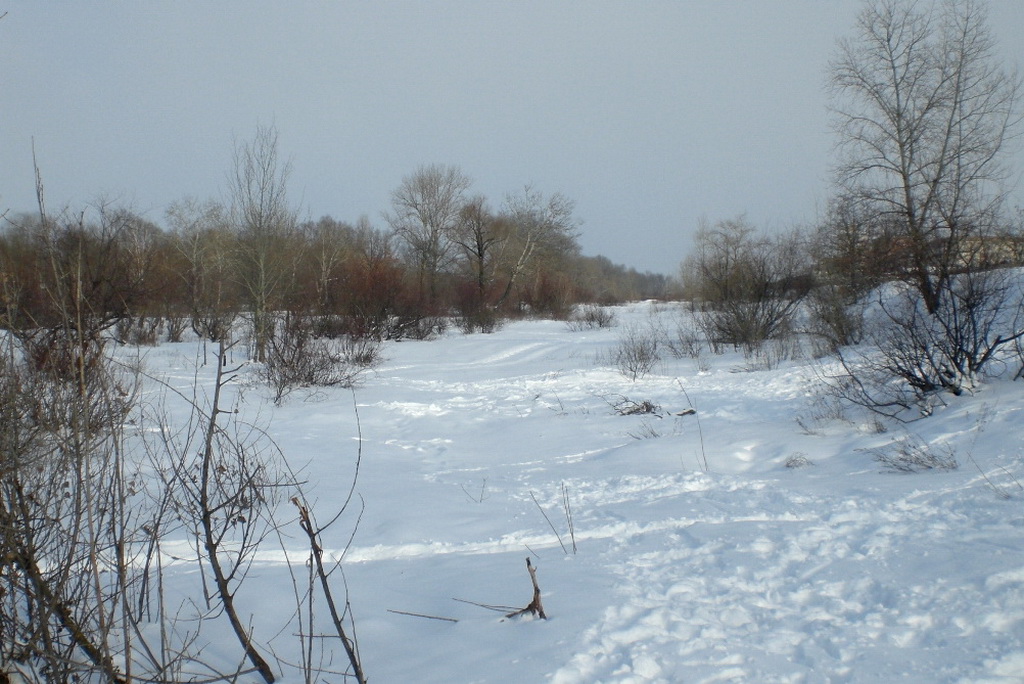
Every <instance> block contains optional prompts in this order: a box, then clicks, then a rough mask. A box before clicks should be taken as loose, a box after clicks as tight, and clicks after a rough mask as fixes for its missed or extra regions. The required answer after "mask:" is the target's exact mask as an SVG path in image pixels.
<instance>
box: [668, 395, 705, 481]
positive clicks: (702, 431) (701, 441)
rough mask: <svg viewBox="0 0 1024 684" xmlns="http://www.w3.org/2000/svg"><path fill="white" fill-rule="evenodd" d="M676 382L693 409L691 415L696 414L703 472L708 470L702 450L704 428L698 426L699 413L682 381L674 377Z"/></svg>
mask: <svg viewBox="0 0 1024 684" xmlns="http://www.w3.org/2000/svg"><path fill="white" fill-rule="evenodd" d="M676 384H678V385H679V389H680V390H682V392H683V396H684V397H686V403H687V404H689V405H690V408H691V409H693V415H695V416H697V435H698V436H699V437H700V455H701V458H702V459H703V461H704V472H705V473H706V472H708V454H707V452H706V451H705V450H704V430H703V429H702V428H701V426H700V414H699V413H697V407H696V406H694V405H693V402H692V401H690V395H689V394H687V392H686V388H685V387H683V383H682V382H681V381H680V380H679V378H676ZM684 413H685V412H684Z"/></svg>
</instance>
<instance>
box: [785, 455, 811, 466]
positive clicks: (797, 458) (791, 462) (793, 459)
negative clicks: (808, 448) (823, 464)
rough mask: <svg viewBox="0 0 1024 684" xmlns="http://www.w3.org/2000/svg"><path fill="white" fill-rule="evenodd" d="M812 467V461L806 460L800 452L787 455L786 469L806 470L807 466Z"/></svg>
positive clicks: (805, 456)
mask: <svg viewBox="0 0 1024 684" xmlns="http://www.w3.org/2000/svg"><path fill="white" fill-rule="evenodd" d="M812 465H814V461H812V460H810V459H809V458H807V454H805V453H803V452H802V451H797V452H795V453H792V454H790V455H789V457H788V458H787V459H786V467H787V468H806V467H807V466H812Z"/></svg>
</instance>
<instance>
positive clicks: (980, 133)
mask: <svg viewBox="0 0 1024 684" xmlns="http://www.w3.org/2000/svg"><path fill="white" fill-rule="evenodd" d="M831 86H832V90H833V94H834V111H835V115H836V128H837V132H838V136H839V149H840V158H839V163H838V167H837V181H838V185H839V190H840V193H842V194H843V195H844V196H845V197H846V198H847V199H848V200H852V201H856V202H858V203H860V204H862V205H864V207H865V208H864V210H863V212H862V213H866V214H870V215H873V216H875V217H877V218H878V220H880V221H885V222H893V223H894V224H895V225H897V226H898V227H899V233H898V237H897V241H896V243H895V245H894V246H895V247H896V248H897V249H898V250H899V251H900V252H901V253H903V255H904V258H903V268H904V271H905V273H904V275H905V277H906V278H907V280H908V282H910V283H912V284H913V285H914V286H915V287H916V288H917V290H918V291H919V292H920V295H921V298H922V300H923V302H924V304H925V306H926V308H927V310H928V312H929V313H933V314H934V313H935V312H936V311H937V310H938V308H939V304H940V298H941V290H942V289H943V287H945V285H946V284H947V283H948V281H949V279H950V277H951V276H952V272H953V271H954V270H955V265H956V264H957V263H958V262H959V261H961V256H962V251H963V248H964V245H965V241H967V240H969V239H973V238H974V237H976V236H979V235H984V234H986V232H987V231H989V230H990V229H991V228H992V226H993V224H994V223H996V221H997V220H998V218H999V213H1000V209H1001V203H1002V200H1003V197H1004V192H1003V183H1004V181H1005V180H1006V179H1007V175H1008V172H1007V168H1006V166H1005V164H1003V163H1002V160H1003V159H1004V158H1005V156H1006V154H1007V152H1008V151H1009V147H1008V143H1009V142H1010V140H1011V138H1012V137H1013V134H1014V132H1015V130H1016V128H1017V126H1018V124H1019V123H1020V120H1021V118H1020V110H1019V106H1018V105H1019V99H1020V88H1021V82H1020V79H1019V78H1018V77H1017V76H1016V75H1015V74H1010V73H1008V72H1007V71H1005V70H1004V69H1003V68H1002V67H1001V65H1000V63H999V62H998V60H997V59H996V55H995V51H994V41H993V38H992V34H991V32H990V31H989V28H988V26H987V17H986V12H985V5H984V4H983V3H982V2H980V1H979V0H948V1H946V2H941V3H932V2H929V3H923V2H914V1H911V0H869V1H868V2H867V4H866V6H865V8H864V10H863V11H862V12H861V14H860V15H859V17H858V20H857V25H856V32H855V35H854V36H853V37H852V38H851V39H848V40H844V41H841V42H840V44H839V51H838V55H837V57H836V58H835V60H834V61H833V63H832V64H831Z"/></svg>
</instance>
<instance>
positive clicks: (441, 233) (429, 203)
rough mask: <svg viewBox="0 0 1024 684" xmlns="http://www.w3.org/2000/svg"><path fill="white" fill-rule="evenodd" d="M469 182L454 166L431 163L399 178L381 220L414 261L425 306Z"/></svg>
mask: <svg viewBox="0 0 1024 684" xmlns="http://www.w3.org/2000/svg"><path fill="white" fill-rule="evenodd" d="M471 183H472V181H471V180H470V179H469V177H468V176H466V175H465V174H464V173H463V172H462V171H461V170H459V168H458V167H456V166H440V165H436V164H432V165H429V166H421V167H420V168H418V169H417V170H416V171H415V172H414V173H413V174H412V175H409V176H406V177H405V178H403V179H402V183H401V185H399V186H398V188H397V189H396V190H395V191H394V192H393V193H392V195H391V209H392V211H391V213H390V214H387V215H386V216H385V218H386V220H387V222H388V223H389V224H390V225H391V229H392V230H393V231H394V232H395V235H396V236H398V238H399V239H400V240H401V241H402V242H403V243H404V244H405V247H406V249H407V250H408V253H409V255H410V257H411V258H412V259H413V260H414V261H415V263H416V267H417V271H418V275H419V282H420V292H421V294H422V293H424V291H425V294H426V297H427V303H428V304H429V305H433V304H435V303H436V302H437V298H438V288H439V278H438V276H439V275H440V274H441V273H442V272H443V271H444V270H445V269H447V268H448V267H449V265H450V259H451V256H452V251H453V245H454V243H453V241H452V234H453V233H454V231H455V229H456V226H457V224H458V218H459V212H460V211H461V209H462V207H463V205H464V202H463V195H464V193H465V192H466V190H468V189H469V186H470V185H471Z"/></svg>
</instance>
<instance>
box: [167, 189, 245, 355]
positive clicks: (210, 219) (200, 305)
mask: <svg viewBox="0 0 1024 684" xmlns="http://www.w3.org/2000/svg"><path fill="white" fill-rule="evenodd" d="M167 221H168V223H169V224H170V227H171V230H172V231H173V244H174V245H175V247H176V248H177V250H178V253H179V254H180V256H181V258H182V261H183V263H182V268H181V269H180V270H179V271H178V273H177V275H178V277H179V279H180V280H181V281H182V283H183V284H184V292H185V297H186V299H187V302H186V304H187V306H188V311H189V315H190V317H191V319H192V330H193V331H194V332H195V333H196V334H197V335H199V337H200V338H202V339H203V340H205V341H210V342H219V341H221V340H226V339H227V338H228V334H229V332H230V330H231V324H232V322H233V321H234V319H235V316H236V315H237V314H236V307H237V297H236V292H235V290H236V288H235V282H234V272H233V270H232V265H233V264H232V250H233V248H234V237H233V236H232V235H231V234H230V231H229V230H228V218H227V216H226V212H225V210H224V207H223V206H222V205H220V204H219V203H217V202H214V201H212V200H211V201H206V202H200V201H198V200H195V199H193V198H185V199H183V200H181V201H178V202H174V203H173V204H171V206H170V207H168V209H167Z"/></svg>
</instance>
